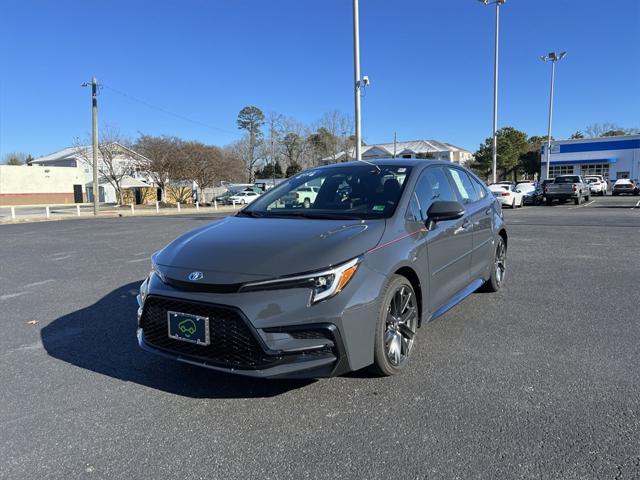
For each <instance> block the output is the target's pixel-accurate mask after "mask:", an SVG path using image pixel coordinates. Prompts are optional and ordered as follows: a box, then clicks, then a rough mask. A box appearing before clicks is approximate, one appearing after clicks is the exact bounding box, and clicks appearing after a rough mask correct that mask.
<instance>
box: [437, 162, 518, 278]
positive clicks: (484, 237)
mask: <svg viewBox="0 0 640 480" xmlns="http://www.w3.org/2000/svg"><path fill="white" fill-rule="evenodd" d="M447 170H448V171H449V174H450V175H451V178H452V179H453V184H454V187H455V190H456V193H457V194H458V197H459V199H460V203H462V204H463V205H464V207H465V210H466V212H465V216H466V217H467V218H468V219H469V220H470V221H471V224H472V236H473V247H472V253H471V262H470V266H469V283H471V282H472V281H473V280H478V279H485V278H486V277H487V271H488V269H489V266H490V264H491V261H492V253H493V243H492V240H493V216H492V215H493V208H492V204H493V199H490V198H489V196H488V194H487V192H486V189H485V188H484V186H482V185H481V183H480V182H479V181H478V180H477V179H475V178H474V177H473V176H472V175H469V174H468V173H467V172H466V171H465V170H463V169H461V168H457V167H447ZM509 187H510V190H511V191H512V192H514V191H515V190H514V189H513V188H512V187H511V186H510V185H509ZM520 198H522V197H521V196H519V197H516V204H519V202H520Z"/></svg>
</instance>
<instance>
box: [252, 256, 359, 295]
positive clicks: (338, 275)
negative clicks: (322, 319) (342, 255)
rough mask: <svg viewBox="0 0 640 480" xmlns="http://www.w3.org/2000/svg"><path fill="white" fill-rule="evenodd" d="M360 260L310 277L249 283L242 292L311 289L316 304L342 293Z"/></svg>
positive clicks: (354, 260) (303, 276)
mask: <svg viewBox="0 0 640 480" xmlns="http://www.w3.org/2000/svg"><path fill="white" fill-rule="evenodd" d="M360 260H361V258H360V257H358V258H354V259H353V260H350V261H348V262H346V263H343V264H342V265H339V266H337V267H334V268H330V269H327V270H323V271H321V272H317V273H310V274H308V275H296V276H293V277H283V278H279V279H277V280H267V281H264V282H254V283H247V284H245V285H243V286H242V288H241V289H240V291H242V292H255V291H259V290H281V289H283V288H309V289H311V290H312V291H313V294H312V296H311V302H312V303H316V302H319V301H321V300H325V299H327V298H329V297H333V296H334V295H337V294H338V293H340V292H341V291H342V289H343V288H344V287H345V286H347V284H348V283H349V281H350V280H351V278H353V275H354V274H355V273H356V270H358V266H359V264H360Z"/></svg>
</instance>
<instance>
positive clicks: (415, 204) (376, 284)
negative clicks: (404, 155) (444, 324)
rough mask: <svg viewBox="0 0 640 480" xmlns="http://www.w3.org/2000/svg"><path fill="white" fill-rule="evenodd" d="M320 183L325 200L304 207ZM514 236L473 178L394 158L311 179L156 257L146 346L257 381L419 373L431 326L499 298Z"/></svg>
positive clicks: (142, 328)
mask: <svg viewBox="0 0 640 480" xmlns="http://www.w3.org/2000/svg"><path fill="white" fill-rule="evenodd" d="M309 188H312V189H313V190H315V191H316V192H317V193H316V195H315V197H314V198H313V200H312V201H307V202H296V201H292V200H291V199H295V198H302V197H301V196H300V195H296V193H298V192H299V191H307V190H308V189H309ZM506 252H507V232H506V229H505V225H504V221H503V217H502V209H501V208H500V206H499V204H498V203H497V200H496V199H495V197H494V195H493V194H492V192H491V191H490V190H489V189H488V188H487V187H486V186H485V185H484V184H483V182H481V181H480V180H479V179H478V178H477V177H476V176H475V175H474V174H473V173H471V172H470V171H468V170H466V169H464V168H462V167H460V166H458V165H454V164H451V163H446V162H438V161H433V160H410V159H389V160H376V161H373V162H351V163H343V164H337V165H328V166H324V167H319V168H314V169H311V170H308V171H305V172H302V173H300V174H298V175H296V176H294V177H292V178H289V179H288V180H286V181H285V182H283V183H282V184H281V185H279V186H278V187H276V188H274V189H273V190H271V191H269V192H267V193H265V194H264V195H262V196H261V197H260V198H258V199H256V200H255V201H254V202H252V203H251V204H250V205H249V206H247V207H245V208H243V209H242V210H241V211H240V212H238V213H237V214H236V215H234V216H230V217H227V218H225V219H222V220H219V221H216V222H214V223H211V224H208V225H204V226H201V227H199V228H197V229H195V230H193V231H190V232H188V233H185V234H184V235H182V236H180V237H178V238H177V239H176V240H174V241H173V242H171V243H170V244H169V245H167V246H166V247H165V248H163V249H162V250H160V251H159V252H156V253H155V254H154V255H153V257H152V269H151V273H150V274H149V276H148V278H147V279H146V280H145V281H144V282H143V283H142V285H141V287H140V294H139V296H138V304H139V308H138V333H137V335H138V342H139V344H140V346H141V347H142V348H144V349H145V350H147V351H150V352H154V353H156V354H160V355H164V356H166V357H170V358H173V359H175V360H179V361H182V362H187V363H191V364H195V365H200V366H203V367H207V368H210V369H214V370H220V371H225V372H233V373H238V374H243V375H250V376H256V377H287V378H300V377H312V378H313V377H327V376H333V375H339V374H343V373H345V372H348V371H353V370H359V369H362V368H365V367H370V368H371V369H372V370H375V372H377V373H378V374H381V375H392V374H395V373H398V372H400V371H402V370H403V369H404V368H406V366H407V364H408V361H409V359H410V356H411V353H412V351H413V349H414V346H415V342H416V341H417V339H418V337H417V329H418V328H419V327H420V326H422V325H424V324H426V323H427V322H429V321H431V320H434V319H436V318H438V317H439V316H440V315H442V314H443V313H444V312H446V311H447V310H448V309H449V308H451V307H453V306H454V305H456V304H457V303H459V302H460V301H462V300H463V299H464V298H465V297H467V296H468V295H469V294H471V293H473V292H474V291H476V290H478V289H484V290H487V291H497V290H498V289H499V288H500V287H501V286H502V284H503V282H504V278H505V271H506Z"/></svg>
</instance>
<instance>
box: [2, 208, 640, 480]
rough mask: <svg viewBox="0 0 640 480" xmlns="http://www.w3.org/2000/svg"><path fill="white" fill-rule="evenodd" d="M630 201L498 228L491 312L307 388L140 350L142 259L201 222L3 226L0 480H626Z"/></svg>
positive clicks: (636, 416)
mask: <svg viewBox="0 0 640 480" xmlns="http://www.w3.org/2000/svg"><path fill="white" fill-rule="evenodd" d="M637 201H638V198H637V197H616V198H611V197H606V198H597V199H596V200H595V201H594V202H590V203H589V204H583V205H581V206H579V207H576V206H574V205H573V204H565V205H555V206H553V207H546V206H541V207H526V208H524V209H517V210H513V211H511V210H507V211H506V212H505V216H506V218H507V223H508V228H509V235H510V238H509V253H508V258H509V264H508V266H509V268H508V273H507V275H508V277H507V283H506V285H505V287H504V288H503V289H502V290H501V291H500V292H499V293H497V294H480V293H477V294H474V295H472V296H471V297H469V298H468V299H466V300H465V301H464V302H463V303H462V304H460V305H459V306H458V307H456V308H454V309H453V310H451V311H449V312H448V313H447V314H446V315H444V316H443V317H441V318H439V319H438V320H436V321H435V322H432V323H430V324H428V325H426V326H423V328H422V329H421V330H420V332H419V336H418V340H417V343H416V347H415V350H414V355H413V357H412V359H411V364H410V366H409V368H408V370H406V371H405V372H404V373H403V374H402V375H400V376H397V377H393V378H376V377H372V376H370V375H368V374H366V373H361V372H357V373H355V374H350V375H347V376H343V377H339V378H333V379H327V380H319V381H306V382H283V381H259V380H252V379H244V378H237V377H233V376H228V375H224V374H218V373H215V372H211V371H207V370H204V369H200V368H197V367H194V366H189V365H183V364H179V363H175V362H172V361H169V360H165V359H163V358H159V357H155V356H152V355H150V354H147V353H145V352H143V351H141V350H139V349H138V347H137V343H136V339H135V327H136V316H135V312H136V304H135V293H136V290H137V287H138V285H139V283H140V282H141V281H142V279H143V278H144V277H145V275H146V274H147V273H148V269H149V256H150V254H151V253H153V252H154V251H155V250H157V249H159V248H161V247H162V246H163V245H164V244H166V243H167V242H168V241H170V240H171V239H173V238H174V237H175V236H176V235H178V234H179V233H181V232H184V231H186V230H188V229H191V228H194V227H196V226H198V225H201V224H203V223H205V222H210V221H214V220H215V219H214V218H213V217H212V216H210V215H200V216H184V215H183V216H180V217H177V216H175V217H169V216H164V217H140V218H111V219H99V220H68V221H64V222H49V223H35V224H18V225H1V226H0V240H1V241H0V258H1V260H0V262H1V263H0V320H1V322H0V325H1V326H2V329H3V334H2V335H0V358H1V359H2V360H1V365H2V368H1V369H0V389H1V391H0V395H1V398H2V402H1V403H0V432H1V434H0V437H1V439H2V441H1V442H0V458H2V464H1V466H0V478H7V479H23V478H24V479H34V478H61V479H62V478H64V479H73V478H110V479H131V478H149V479H157V478H189V479H191V478H193V479H196V478H243V479H247V478H273V479H282V478H296V479H299V478H385V479H386V478H398V479H405V478H406V479H409V478H410V479H415V478H548V479H585V478H611V479H613V478H616V479H625V478H626V479H631V478H639V477H640V369H639V368H638V366H639V365H640V347H639V345H640V308H639V306H638V286H639V284H640V208H634V206H635V205H636V203H637ZM230 241H232V239H230Z"/></svg>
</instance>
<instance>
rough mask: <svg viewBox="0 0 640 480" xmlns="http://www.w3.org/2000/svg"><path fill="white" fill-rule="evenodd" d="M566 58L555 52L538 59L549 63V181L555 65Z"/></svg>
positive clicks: (562, 54)
mask: <svg viewBox="0 0 640 480" xmlns="http://www.w3.org/2000/svg"><path fill="white" fill-rule="evenodd" d="M566 56H567V52H562V53H560V54H557V53H556V52H550V53H549V54H548V55H543V56H542V57H540V59H541V60H542V61H543V62H551V93H550V95H549V124H548V129H547V154H546V157H547V158H546V163H547V174H546V175H545V178H547V179H549V178H550V177H549V170H550V169H551V123H552V121H553V91H554V86H555V81H556V63H557V62H559V61H560V60H562V59H563V58H564V57H566Z"/></svg>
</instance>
